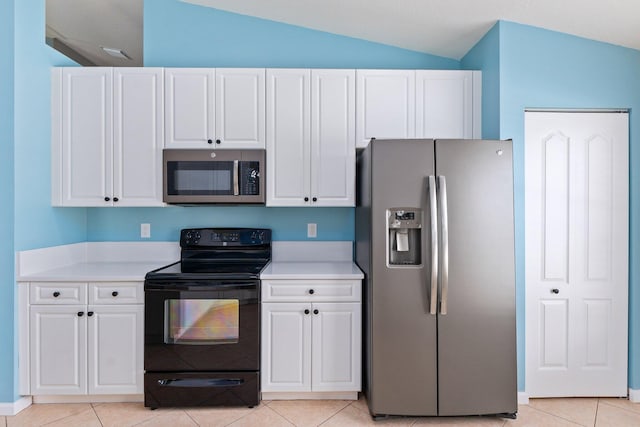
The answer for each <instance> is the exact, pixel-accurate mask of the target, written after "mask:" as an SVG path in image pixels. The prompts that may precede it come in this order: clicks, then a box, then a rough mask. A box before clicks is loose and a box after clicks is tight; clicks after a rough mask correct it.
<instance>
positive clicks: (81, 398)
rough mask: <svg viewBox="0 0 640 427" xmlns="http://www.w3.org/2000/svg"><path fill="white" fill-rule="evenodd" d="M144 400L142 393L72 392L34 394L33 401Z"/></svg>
mask: <svg viewBox="0 0 640 427" xmlns="http://www.w3.org/2000/svg"><path fill="white" fill-rule="evenodd" d="M118 402H128V403H131V402H144V395H142V394H72V395H66V394H64V395H44V396H33V403H118Z"/></svg>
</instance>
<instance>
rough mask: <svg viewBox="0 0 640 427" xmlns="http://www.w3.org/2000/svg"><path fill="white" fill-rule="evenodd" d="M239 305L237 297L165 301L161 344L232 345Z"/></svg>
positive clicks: (235, 337) (236, 332) (236, 333)
mask: <svg viewBox="0 0 640 427" xmlns="http://www.w3.org/2000/svg"><path fill="white" fill-rule="evenodd" d="M239 308H240V304H239V302H238V300H237V299H170V300H165V316H166V319H165V320H166V327H165V343H167V344H209V345H211V344H235V343H237V342H238V331H239V329H238V326H239V324H240V323H239V317H240V316H239V313H240V312H239Z"/></svg>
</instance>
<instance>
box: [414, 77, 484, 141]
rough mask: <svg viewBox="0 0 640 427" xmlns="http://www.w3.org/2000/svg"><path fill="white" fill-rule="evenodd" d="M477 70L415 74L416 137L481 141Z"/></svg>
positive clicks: (479, 79)
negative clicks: (479, 139) (478, 139)
mask: <svg viewBox="0 0 640 427" xmlns="http://www.w3.org/2000/svg"><path fill="white" fill-rule="evenodd" d="M481 81H482V78H481V73H480V72H479V71H457V70H446V71H440V70H418V71H416V138H459V139H470V138H480V137H481V136H480V130H481V128H480V124H481V123H480V93H481Z"/></svg>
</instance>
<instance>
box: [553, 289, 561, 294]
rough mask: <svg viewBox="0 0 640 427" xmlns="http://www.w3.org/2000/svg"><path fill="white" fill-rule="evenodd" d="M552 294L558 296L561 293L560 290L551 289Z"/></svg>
mask: <svg viewBox="0 0 640 427" xmlns="http://www.w3.org/2000/svg"><path fill="white" fill-rule="evenodd" d="M551 293H554V294H556V295H558V294H559V293H560V289H556V288H554V289H551Z"/></svg>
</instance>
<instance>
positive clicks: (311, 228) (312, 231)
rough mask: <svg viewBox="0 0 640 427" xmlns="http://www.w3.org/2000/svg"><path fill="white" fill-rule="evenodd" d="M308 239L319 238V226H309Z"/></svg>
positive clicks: (310, 224) (311, 224)
mask: <svg viewBox="0 0 640 427" xmlns="http://www.w3.org/2000/svg"><path fill="white" fill-rule="evenodd" d="M307 237H318V224H313V223H309V224H307Z"/></svg>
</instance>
